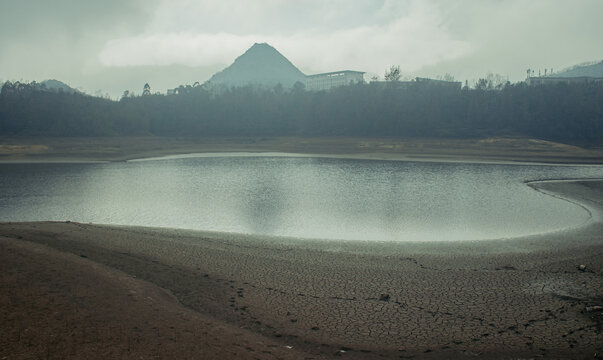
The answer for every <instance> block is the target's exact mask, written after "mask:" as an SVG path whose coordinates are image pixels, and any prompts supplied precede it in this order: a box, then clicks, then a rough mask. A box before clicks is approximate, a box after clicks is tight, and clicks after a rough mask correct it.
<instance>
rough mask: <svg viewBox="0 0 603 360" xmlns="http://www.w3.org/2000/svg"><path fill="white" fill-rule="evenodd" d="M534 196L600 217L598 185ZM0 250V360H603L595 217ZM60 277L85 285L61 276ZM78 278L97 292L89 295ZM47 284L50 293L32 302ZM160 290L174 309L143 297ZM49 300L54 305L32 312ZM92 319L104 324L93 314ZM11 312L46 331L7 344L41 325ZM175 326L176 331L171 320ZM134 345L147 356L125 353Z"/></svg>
mask: <svg viewBox="0 0 603 360" xmlns="http://www.w3.org/2000/svg"><path fill="white" fill-rule="evenodd" d="M533 186H538V188H539V189H543V190H545V191H550V192H554V193H555V194H559V195H560V196H563V197H566V198H568V199H571V200H572V201H576V202H579V203H581V204H584V205H585V206H587V207H588V208H589V209H591V211H594V212H595V213H597V214H601V213H602V212H603V181H573V182H546V183H538V184H533ZM597 216H598V215H597ZM0 248H2V251H1V252H0V254H2V256H3V257H4V258H5V259H4V260H6V261H8V262H7V263H3V265H2V271H1V273H3V274H4V275H3V277H1V278H0V279H1V282H0V285H1V286H2V288H3V289H4V290H3V293H4V294H5V296H4V297H1V296H0V301H2V307H0V308H2V309H3V310H2V312H1V318H0V319H2V321H0V324H5V326H1V325H0V327H1V329H0V334H2V336H1V337H0V339H1V340H2V344H1V345H2V346H0V348H3V350H0V355H2V356H7V355H14V354H16V353H21V354H25V353H28V352H27V351H29V353H28V354H30V355H32V354H33V355H38V356H43V355H44V354H45V353H44V351H46V352H50V355H51V356H50V357H51V358H52V357H70V356H69V354H70V353H69V352H65V351H67V350H65V349H69V351H71V352H72V354H73V355H72V356H73V357H78V356H77V354H79V355H82V354H101V353H102V351H107V348H112V349H118V350H119V351H121V353H122V354H125V356H128V357H134V356H138V355H141V356H142V355H150V354H151V353H152V352H153V351H155V353H156V354H164V357H167V356H169V352H162V351H164V350H165V351H171V352H174V351H180V352H179V353H178V354H179V356H180V357H187V356H189V357H194V355H192V354H193V353H194V352H191V351H197V354H198V353H199V351H206V354H210V353H211V354H213V356H214V357H215V358H220V357H227V356H229V355H228V354H231V355H230V356H233V355H232V353H230V352H231V351H235V352H236V354H237V355H236V357H238V358H260V359H272V358H278V357H281V358H330V357H332V356H333V355H334V354H338V355H342V356H345V357H347V358H350V359H365V358H382V357H385V358H400V357H401V356H402V357H414V358H426V359H429V358H435V359H440V358H450V357H455V358H474V357H475V356H479V357H480V358H495V359H507V358H517V357H522V358H523V357H544V358H587V357H588V358H592V357H593V356H594V354H595V353H598V354H601V352H602V351H603V345H602V344H603V335H602V333H601V330H602V326H603V325H602V324H603V322H602V317H601V314H602V313H601V312H589V311H587V308H588V307H591V306H594V305H603V223H602V222H601V220H600V217H597V218H596V219H594V220H593V221H591V222H590V223H589V224H587V225H586V226H583V227H581V228H578V229H571V230H566V231H559V232H555V233H548V234H541V235H534V236H527V237H522V238H516V239H505V240H480V241H470V242H457V243H411V244H408V243H392V242H370V243H368V242H358V241H327V242H325V241H319V240H304V241H300V240H295V239H284V238H267V237H262V236H244V235H236V234H219V233H208V232H198V231H189V230H176V229H157V228H144V227H128V226H106V225H88V224H79V223H57V222H37V223H3V224H0ZM40 256H43V259H45V260H41V259H42V258H40ZM36 259H39V260H36ZM580 264H585V265H586V270H585V271H580V270H579V269H578V268H577V267H578V266H579V265H580ZM9 267H10V268H9ZM68 268H69V269H71V271H75V270H74V269H75V268H77V271H78V272H79V273H80V274H81V275H80V276H78V277H75V278H72V277H69V276H67V275H66V274H68V273H69V272H65V271H67V270H68ZM11 269H13V270H11ZM14 269H16V270H14ZM15 271H16V272H15ZM7 274H8V275H7ZM11 274H12V275H11ZM61 274H63V275H61ZM11 276H12V277H11ZM40 277H42V278H40ZM86 279H87V280H88V282H91V283H93V284H96V285H95V286H92V287H90V286H88V287H86V285H85V284H82V283H81V282H82V281H84V280H86ZM46 283H48V284H59V285H60V286H59V285H56V287H51V288H49V289H47V290H43V289H42V290H40V289H41V287H44V284H46ZM109 285H110V286H109ZM133 287H134V288H136V289H137V290H135V293H134V294H133V295H132V293H131V291H132V288H133ZM83 289H85V290H83ZM108 291H109V293H107V292H108ZM166 291H167V293H166ZM129 292H130V296H128V293H129ZM82 293H84V294H86V296H83V297H82V296H81V294H82ZM162 293H166V294H173V296H174V297H175V298H174V300H169V299H168V300H166V301H163V300H161V301H160V300H155V302H149V301H148V299H147V298H152V299H156V298H157V297H161V296H159V295H158V294H162ZM6 294H10V296H9V297H7V296H6ZM28 294H29V295H28ZM36 294H37V295H36ZM78 294H79V295H78ZM109 294H113V295H111V296H109ZM120 294H123V296H122V295H120ZM140 294H147V295H148V294H154V295H148V296H147V295H145V296H146V297H145V296H143V295H140ZM120 296H122V297H120ZM170 296H171V295H170ZM47 298H48V299H53V300H52V301H53V302H51V303H45V305H44V306H45V307H44V308H43V309H42V308H41V307H40V306H41V305H40V304H39V302H40V301H43V299H47ZM11 299H13V300H11ZM16 299H20V300H19V302H17V301H16ZM132 299H134V300H136V301H137V302H135V303H134V305H128V304H129V303H128V301H130V300H132ZM145 299H147V300H145ZM176 299H177V301H176ZM23 301H25V303H24V304H25V305H23ZM36 301H37V303H36ZM73 302H75V303H76V305H73V304H72V303H73ZM30 303H31V304H30ZM35 304H37V305H35ZM69 304H72V305H73V306H75V308H76V309H79V310H77V311H76V313H75V315H74V313H73V312H65V311H67V310H66V309H69V307H68V306H67V305H69ZM145 304H146V305H145ZM181 304H182V305H184V306H185V307H182V305H181ZM129 306H135V309H136V310H134V308H130V307H129ZM149 306H150V308H149ZM153 306H154V307H153ZM96 308H101V309H105V310H103V311H107V314H105V315H104V316H103V317H101V318H98V317H95V316H94V314H95V313H96V310H94V309H96ZM40 309H42V310H40ZM20 311H25V314H30V315H31V316H34V317H35V316H38V317H42V318H43V319H44V321H43V323H44V324H45V325H44V326H41V325H40V328H39V329H36V331H37V334H38V336H36V337H33V338H32V337H21V338H19V339H20V340H15V339H17V338H16V337H15V336H16V335H15V334H16V332H18V333H19V336H23V334H24V331H26V330H25V328H28V329H30V331H32V328H31V327H32V326H39V325H37V324H32V323H31V321H28V320H27V316H30V315H27V316H25V315H23V316H25V317H20V316H21V315H20V314H21V313H20ZM40 311H41V312H40ZM122 312H125V313H124V315H123V316H126V315H125V314H127V316H126V317H127V319H128V320H127V322H125V323H124V321H125V320H121V317H122V315H121V313H122ZM51 313H52V314H54V315H53V316H49V315H48V314H51ZM36 314H37V315H36ZM78 314H80V315H82V316H83V317H81V316H80V317H78V316H76V315H78ZM86 314H88V315H86ZM91 314H92V315H91ZM169 314H172V315H169ZM173 314H179V315H178V316H180V318H179V319H180V320H179V321H177V322H174V321H172V320H170V319H172V318H174V317H175V316H176V315H173ZM168 315H169V316H168ZM18 319H21V321H18ZM95 319H96V320H95ZM99 321H100V322H103V323H102V324H99V323H98V322H99ZM66 323H69V324H71V325H70V326H66V325H65V324H66ZM80 323H81V325H82V326H86V325H87V326H97V327H98V326H101V327H102V326H105V327H111V326H113V327H119V326H121V328H120V329H122V330H120V331H121V332H122V333H121V337H119V338H112V337H109V336H108V335H102V334H100V335H99V334H98V333H96V334H95V335H94V336H95V337H96V338H95V339H96V341H92V342H90V341H91V340H90V339H89V337H90V336H91V335H90V334H88V335H86V333H85V332H84V333H80V332H78V333H77V336H76V339H79V340H78V341H81V342H82V343H77V341H76V342H71V343H69V341H68V339H69V337H68V335H69V332H70V331H72V330H71V326H75V325H77V324H80ZM132 324H137V325H135V328H136V329H138V330H136V329H133V328H132ZM7 326H8V328H7ZM187 326H188V328H187ZM191 326H192V327H191ZM195 326H196V327H195ZM170 327H171V328H170ZM66 328H67V329H66ZM153 329H156V330H153ZM203 329H205V330H203ZM160 332H163V333H166V332H167V333H169V334H171V335H170V336H172V338H173V339H174V340H173V341H169V339H168V340H166V339H165V336H164V337H161V336H158V335H157V334H156V333H160ZM204 332H205V334H204ZM212 332H216V334H217V335H216V336H214V337H213V338H211V337H208V336H207V334H208V333H212ZM50 334H56V336H54V337H51V335H50ZM87 337H88V338H87ZM49 339H52V341H51V340H49ZM135 339H137V340H136V341H138V342H139V343H142V344H146V346H142V345H141V346H132V342H133V341H134V340H135ZM126 340H127V341H128V344H126V343H125V342H126ZM28 342H29V344H31V343H33V344H34V345H35V346H30V345H28ZM66 342H67V343H68V344H69V346H67V345H65V344H66ZM154 343H161V344H163V345H162V346H161V347H160V348H158V347H153V346H152V345H151V344H154ZM237 344H238V345H237ZM240 344H248V345H246V346H239V345H240ZM126 345H127V346H126ZM290 347H291V348H290ZM193 348H194V349H196V350H192V349H193ZM90 349H92V350H94V351H92V352H86V351H91V350H90ZM186 349H189V350H186ZM204 349H205V350H204ZM340 350H344V351H345V352H340ZM115 351H117V350H115ZM149 351H151V353H149ZM187 351H189V352H187ZM53 354H54V356H53ZM122 356H124V355H122ZM208 356H209V355H208ZM93 357H94V356H93ZM98 357H99V358H100V356H98Z"/></svg>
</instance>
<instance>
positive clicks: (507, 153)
mask: <svg viewBox="0 0 603 360" xmlns="http://www.w3.org/2000/svg"><path fill="white" fill-rule="evenodd" d="M233 152H234V153H236V152H243V153H270V152H277V153H286V154H300V155H303V156H327V157H343V158H354V159H368V160H403V161H456V162H458V161H461V162H497V163H498V162H503V163H505V162H510V163H539V164H542V163H545V164H603V149H584V148H580V147H577V146H572V145H566V144H559V143H554V142H548V141H544V140H537V139H525V138H489V139H403V138H339V137H332V138H298V137H288V138H287V137H285V138H283V137H275V138H183V137H165V138H163V137H107V138H43V137H41V138H0V163H1V162H111V161H127V160H133V159H145V158H153V157H164V156H174V155H179V156H182V155H185V154H203V153H233Z"/></svg>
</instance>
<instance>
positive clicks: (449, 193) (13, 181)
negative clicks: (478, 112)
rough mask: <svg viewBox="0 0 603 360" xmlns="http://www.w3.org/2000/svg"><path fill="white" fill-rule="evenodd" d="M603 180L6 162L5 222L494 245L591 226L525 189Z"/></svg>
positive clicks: (328, 162) (158, 163) (391, 168)
mask: <svg viewBox="0 0 603 360" xmlns="http://www.w3.org/2000/svg"><path fill="white" fill-rule="evenodd" d="M601 177H603V167H600V166H544V165H538V166H536V165H503V164H468V163H437V162H434V163H423V162H398V161H368V160H344V159H326V158H310V157H272V156H263V157H262V156H246V157H215V158H212V157H199V158H174V159H162V160H153V161H144V162H127V163H104V164H98V163H97V164H76V163H65V164H42V163H40V164H0V221H28V220H72V221H80V222H94V223H108V224H125V225H145V226H160V227H172V228H185V229H199V230H212V231H225V232H237V233H251V234H266V235H279V236H293V237H302V238H327V239H354V240H356V239H357V240H392V241H432V240H475V239H493V238H506V237H515V236H520V235H525V234H533V233H540V232H547V231H554V230H558V229H563V228H566V227H572V226H579V225H581V224H584V223H585V222H587V221H588V220H589V214H588V212H587V211H586V210H585V209H583V208H582V207H580V206H578V205H576V204H573V203H570V202H567V201H564V200H560V199H557V198H554V197H551V196H549V195H545V194H543V193H540V192H537V191H535V190H533V189H532V188H530V187H529V186H527V185H525V184H524V181H528V180H538V179H550V178H556V179H563V178H601Z"/></svg>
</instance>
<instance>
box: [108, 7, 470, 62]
mask: <svg viewBox="0 0 603 360" xmlns="http://www.w3.org/2000/svg"><path fill="white" fill-rule="evenodd" d="M386 6H387V7H391V6H392V5H391V4H390V2H386V3H385V4H384V5H383V7H386ZM383 7H382V8H380V9H377V11H376V12H375V14H373V15H374V16H379V15H380V13H382V12H383ZM327 14H329V13H327ZM329 16H331V15H329ZM255 42H268V43H269V44H271V45H273V46H275V47H276V48H277V49H278V50H279V51H281V52H282V53H283V54H284V55H285V56H286V57H288V58H289V59H290V60H291V61H292V62H293V63H294V64H295V65H297V66H298V67H300V68H302V69H305V70H307V71H330V70H339V69H343V68H346V69H357V70H364V71H371V72H376V73H381V72H383V71H384V70H385V69H386V68H387V67H388V66H390V65H392V64H399V65H401V66H402V67H403V68H404V69H405V70H406V71H415V70H417V69H419V68H421V67H422V66H429V65H433V64H435V63H438V62H440V61H443V60H452V59H455V58H458V57H460V56H463V55H466V54H468V53H470V52H471V51H472V47H471V45H470V44H469V43H467V42H464V41H461V40H457V39H454V38H453V37H452V36H451V35H450V34H449V33H448V32H447V30H446V29H445V28H444V27H443V26H442V25H441V19H440V15H439V12H438V8H437V7H436V6H433V5H429V4H427V3H413V6H411V8H410V10H409V11H408V12H407V13H406V14H403V15H399V16H398V17H394V18H392V19H390V20H389V21H388V22H386V23H382V24H367V25H360V26H350V27H345V28H340V29H331V30H329V31H326V30H323V29H320V28H315V29H310V30H305V29H303V30H298V31H292V32H291V33H289V34H285V35H282V34H266V33H257V34H252V35H249V34H237V33H225V32H218V33H199V32H190V31H183V32H172V33H170V32H149V33H146V34H142V35H139V36H134V37H125V38H121V39H114V40H111V41H109V42H107V44H106V45H105V47H104V48H103V50H102V51H101V53H100V54H99V59H100V61H101V63H102V64H104V65H106V66H140V65H187V66H208V65H213V64H216V63H220V64H229V63H231V62H232V61H233V60H234V58H236V56H238V55H240V54H241V53H242V52H244V51H245V50H246V49H247V48H249V47H250V46H251V45H253V43H255Z"/></svg>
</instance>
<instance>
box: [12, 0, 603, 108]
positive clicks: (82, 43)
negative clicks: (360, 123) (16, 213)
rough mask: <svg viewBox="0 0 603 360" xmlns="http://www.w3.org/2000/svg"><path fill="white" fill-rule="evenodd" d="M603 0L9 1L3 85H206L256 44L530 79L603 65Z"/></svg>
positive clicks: (300, 60) (416, 70) (344, 59)
mask: <svg viewBox="0 0 603 360" xmlns="http://www.w3.org/2000/svg"><path fill="white" fill-rule="evenodd" d="M602 14H603V0H529V1H528V0H456V1H453V0H354V1H349V0H332V1H327V0H295V1H293V0H256V1H249V0H248V1H244V0H219V1H217V0H144V1H143V0H103V1H84V0H53V1H48V0H0V81H5V80H24V81H31V80H36V81H41V80H44V79H50V78H54V79H58V80H61V81H64V82H66V83H68V84H70V85H72V86H73V87H80V88H81V89H83V90H85V91H86V92H88V93H90V94H95V93H96V94H105V93H109V94H110V95H111V96H113V97H116V96H118V95H119V94H121V92H123V90H125V89H128V90H131V91H134V92H135V93H140V92H141V90H142V86H143V85H144V83H145V82H147V81H148V82H149V83H150V84H151V87H152V89H153V91H162V92H164V91H165V90H166V89H167V88H171V87H176V86H178V85H180V84H185V83H189V84H192V83H194V82H195V81H199V82H203V81H205V80H207V79H208V78H209V77H210V76H211V75H212V74H213V73H214V72H216V71H218V70H221V69H222V68H224V67H226V66H228V65H229V64H230V63H232V61H233V60H234V59H235V58H236V57H237V56H238V55H240V54H242V53H243V52H244V51H245V50H246V49H247V48H249V47H250V46H252V45H253V44H254V43H255V42H268V43H269V44H271V45H272V46H274V47H276V48H277V50H279V51H280V52H281V53H282V54H283V55H285V56H286V57H287V58H288V59H289V60H291V62H293V64H295V65H296V66H297V67H299V68H300V70H302V71H303V72H305V73H306V74H312V73H318V72H327V71H336V70H342V69H350V70H359V71H366V72H368V73H369V75H368V76H372V75H373V74H374V75H379V76H381V77H383V73H384V71H385V69H386V68H388V67H389V66H391V65H394V64H396V65H400V68H401V70H402V73H403V74H404V75H405V76H408V77H414V76H431V77H435V76H438V75H444V74H446V73H449V74H451V75H453V76H454V77H455V78H456V79H457V80H461V81H464V80H465V79H468V80H469V81H470V82H473V81H474V80H475V79H477V78H479V77H483V76H485V75H486V73H488V72H493V73H498V74H501V75H503V76H508V77H509V79H510V80H511V81H519V80H522V79H523V78H524V77H525V71H526V69H527V68H532V69H536V70H538V69H542V70H543V71H544V68H548V69H550V68H553V69H555V70H561V69H562V68H564V67H567V66H571V65H574V64H577V63H582V62H585V61H595V60H603V21H602V20H601V16H602Z"/></svg>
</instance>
